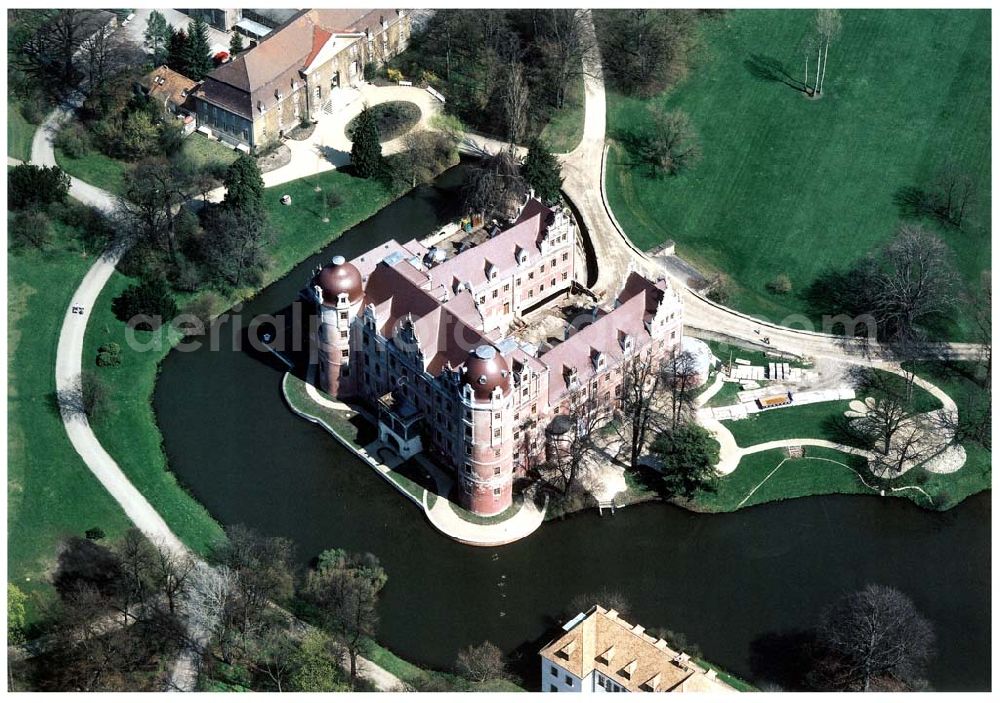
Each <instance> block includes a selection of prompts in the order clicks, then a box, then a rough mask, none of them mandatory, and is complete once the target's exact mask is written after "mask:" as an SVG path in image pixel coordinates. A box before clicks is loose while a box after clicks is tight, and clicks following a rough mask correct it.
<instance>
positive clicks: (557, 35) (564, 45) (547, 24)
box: [535, 8, 594, 109]
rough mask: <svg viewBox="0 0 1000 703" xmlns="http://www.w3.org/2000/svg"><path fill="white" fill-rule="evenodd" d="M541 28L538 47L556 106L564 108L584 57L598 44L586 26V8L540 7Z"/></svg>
mask: <svg viewBox="0 0 1000 703" xmlns="http://www.w3.org/2000/svg"><path fill="white" fill-rule="evenodd" d="M540 14H541V18H540V20H541V21H540V25H541V31H540V32H539V36H538V38H537V40H536V43H535V44H536V46H537V47H538V48H539V51H540V53H541V55H542V57H543V59H544V69H543V72H544V74H545V76H546V80H545V84H546V86H547V88H548V90H550V91H551V92H552V95H553V97H554V99H553V100H552V103H553V105H554V106H555V107H556V109H562V108H563V107H564V106H565V104H566V91H567V89H568V88H569V86H570V85H572V83H573V81H574V80H576V79H578V78H579V77H580V76H581V75H583V71H584V66H583V62H584V58H585V57H586V56H587V54H588V53H589V52H590V51H591V49H592V48H593V46H594V41H593V33H592V32H588V31H587V28H586V19H585V15H584V11H582V10H574V9H569V8H550V9H544V10H540Z"/></svg>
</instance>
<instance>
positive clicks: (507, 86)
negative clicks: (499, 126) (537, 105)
mask: <svg viewBox="0 0 1000 703" xmlns="http://www.w3.org/2000/svg"><path fill="white" fill-rule="evenodd" d="M501 97H502V104H503V114H504V122H505V124H506V127H507V141H508V142H509V143H510V144H517V143H519V142H520V141H521V138H522V137H523V136H524V129H525V127H526V126H527V123H528V82H527V81H526V80H525V78H524V66H523V65H522V64H521V62H520V61H511V62H510V63H508V64H507V66H506V69H505V71H504V75H503V87H502V89H501Z"/></svg>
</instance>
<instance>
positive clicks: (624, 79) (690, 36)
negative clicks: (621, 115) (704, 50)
mask: <svg viewBox="0 0 1000 703" xmlns="http://www.w3.org/2000/svg"><path fill="white" fill-rule="evenodd" d="M593 15H594V24H595V25H596V29H597V36H598V38H599V41H600V43H601V53H602V54H603V57H604V66H605V70H606V71H607V72H608V73H609V75H610V77H611V79H612V80H613V81H614V83H615V84H616V85H617V86H618V87H619V88H620V89H621V90H622V91H624V92H625V93H627V94H631V95H640V96H648V95H653V94H656V93H658V92H660V91H662V90H663V89H664V88H665V87H666V86H667V85H669V84H671V83H673V82H674V81H676V80H677V78H679V77H680V76H682V75H683V74H684V72H685V70H686V68H687V55H688V53H689V51H690V49H691V48H692V47H693V45H694V37H695V29H696V22H695V18H696V15H695V13H694V12H693V11H691V10H652V9H629V10H595V11H594V12H593Z"/></svg>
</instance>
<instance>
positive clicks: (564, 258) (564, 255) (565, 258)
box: [563, 251, 569, 261]
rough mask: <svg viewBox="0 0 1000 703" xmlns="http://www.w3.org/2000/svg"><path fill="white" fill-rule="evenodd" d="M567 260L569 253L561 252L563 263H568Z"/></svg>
mask: <svg viewBox="0 0 1000 703" xmlns="http://www.w3.org/2000/svg"><path fill="white" fill-rule="evenodd" d="M568 260H569V252H568V251H564V252H563V261H568Z"/></svg>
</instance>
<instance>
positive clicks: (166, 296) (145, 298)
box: [111, 278, 177, 331]
mask: <svg viewBox="0 0 1000 703" xmlns="http://www.w3.org/2000/svg"><path fill="white" fill-rule="evenodd" d="M111 309H112V311H113V312H114V314H115V317H117V318H118V319H119V320H121V321H122V322H124V323H126V324H128V325H129V326H131V327H134V328H135V329H137V330H147V331H152V330H155V329H159V327H160V326H161V325H162V324H163V322H164V321H169V320H171V319H172V318H174V317H176V316H177V303H176V302H174V298H173V296H172V295H170V291H169V289H168V288H167V284H166V283H165V282H164V281H163V279H161V278H153V279H146V280H143V281H140V282H139V283H136V284H135V285H132V286H129V287H128V288H126V289H125V290H124V291H122V293H121V295H119V296H118V297H117V298H115V299H114V300H113V301H111Z"/></svg>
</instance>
